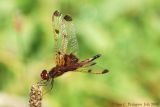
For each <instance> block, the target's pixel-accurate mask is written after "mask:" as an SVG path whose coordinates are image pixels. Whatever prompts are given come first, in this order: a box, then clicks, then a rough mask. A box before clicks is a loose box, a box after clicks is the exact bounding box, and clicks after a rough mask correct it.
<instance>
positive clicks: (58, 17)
mask: <svg viewBox="0 0 160 107" xmlns="http://www.w3.org/2000/svg"><path fill="white" fill-rule="evenodd" d="M52 22H53V32H54V41H55V60H56V64H57V65H64V63H65V61H64V55H65V54H71V53H72V54H77V51H78V43H77V39H76V35H75V29H74V25H73V23H72V18H71V17H70V16H68V15H65V16H62V14H61V13H60V12H58V11H55V12H54V13H53V16H52Z"/></svg>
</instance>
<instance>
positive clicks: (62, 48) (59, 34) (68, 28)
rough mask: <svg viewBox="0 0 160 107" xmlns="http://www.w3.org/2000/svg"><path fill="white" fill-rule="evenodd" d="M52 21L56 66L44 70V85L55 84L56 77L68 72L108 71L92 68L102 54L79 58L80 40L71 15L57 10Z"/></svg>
mask: <svg viewBox="0 0 160 107" xmlns="http://www.w3.org/2000/svg"><path fill="white" fill-rule="evenodd" d="M52 22H53V32H54V41H55V61H56V66H55V67H53V68H52V69H51V70H50V71H49V72H47V70H43V71H42V73H41V78H42V81H45V82H44V83H43V84H44V85H46V83H47V82H48V81H51V83H52V84H53V80H54V78H56V77H58V76H61V75H62V74H64V73H66V72H87V73H94V74H105V73H107V72H108V70H107V69H103V70H94V69H92V68H93V66H95V65H96V63H95V62H93V61H94V60H95V59H97V58H99V57H100V56H101V55H100V54H97V55H95V56H93V57H91V58H88V59H86V60H83V61H79V58H77V51H78V42H77V38H76V34H75V30H74V26H73V23H72V17H71V16H69V15H65V16H63V15H62V14H61V13H60V12H59V11H57V10H56V11H55V12H54V13H53V15H52ZM91 66H92V67H91ZM90 67H91V68H90ZM40 83H42V82H40Z"/></svg>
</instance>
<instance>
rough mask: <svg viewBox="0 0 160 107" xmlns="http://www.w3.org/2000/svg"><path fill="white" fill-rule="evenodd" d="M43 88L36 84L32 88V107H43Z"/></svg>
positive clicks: (30, 101)
mask: <svg viewBox="0 0 160 107" xmlns="http://www.w3.org/2000/svg"><path fill="white" fill-rule="evenodd" d="M41 101H42V87H41V86H39V85H38V84H34V85H32V87H31V92H30V99H29V105H30V107H42V102H41Z"/></svg>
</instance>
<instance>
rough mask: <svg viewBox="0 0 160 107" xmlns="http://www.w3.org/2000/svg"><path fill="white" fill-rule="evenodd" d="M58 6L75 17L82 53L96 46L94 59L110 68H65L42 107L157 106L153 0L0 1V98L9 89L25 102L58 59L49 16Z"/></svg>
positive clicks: (159, 4)
mask: <svg viewBox="0 0 160 107" xmlns="http://www.w3.org/2000/svg"><path fill="white" fill-rule="evenodd" d="M57 9H58V10H60V11H61V12H62V13H63V14H70V15H71V16H72V17H73V21H74V24H75V28H76V35H77V38H78V42H79V56H80V59H81V60H83V59H85V58H89V57H91V56H93V55H95V54H97V53H101V54H102V55H103V56H102V57H101V58H100V59H98V60H97V63H98V64H99V66H102V68H103V67H104V68H108V69H109V70H110V72H109V73H108V74H107V75H91V74H83V73H66V74H64V75H63V76H61V77H59V78H57V79H56V80H55V83H54V87H53V90H52V92H50V93H48V94H46V95H45V96H44V100H43V104H44V107H52V106H54V107H112V106H118V104H122V103H126V104H127V103H143V102H148V103H152V102H153V103H159V105H158V104H157V105H155V107H156V106H157V107H158V106H160V102H159V101H160V93H159V92H160V85H159V82H160V56H159V55H160V1H158V0H100V1H98V0H81V1H75V0H45V1H44V0H34V1H33V0H1V1H0V91H1V92H0V100H1V99H3V98H4V97H3V95H2V94H6V95H9V96H11V95H12V96H14V97H16V98H17V97H18V98H20V100H17V102H16V101H15V103H17V106H16V107H18V104H20V103H19V102H21V101H22V102H23V101H24V103H25V104H24V105H26V107H27V106H28V105H27V103H28V96H29V95H28V93H29V89H30V87H31V85H32V84H33V83H35V82H37V81H39V80H40V73H41V71H42V70H43V69H47V70H50V69H51V68H52V67H53V66H55V63H54V39H53V34H52V22H51V16H52V13H53V11H55V10H57ZM8 101H9V100H8ZM8 104H9V103H8ZM11 105H12V104H11ZM4 106H7V104H5V102H4V104H1V103H0V107H4ZM20 107H22V106H21V105H20Z"/></svg>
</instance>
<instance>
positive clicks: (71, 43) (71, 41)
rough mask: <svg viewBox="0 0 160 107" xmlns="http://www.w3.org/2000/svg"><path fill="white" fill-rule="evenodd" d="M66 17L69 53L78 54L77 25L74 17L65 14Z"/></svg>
mask: <svg viewBox="0 0 160 107" xmlns="http://www.w3.org/2000/svg"><path fill="white" fill-rule="evenodd" d="M64 19H65V21H64V22H65V28H66V31H67V40H68V44H67V51H66V52H67V54H71V53H72V54H74V55H77V52H78V41H77V37H76V33H75V27H74V24H73V22H72V18H71V17H70V16H68V15H66V16H64Z"/></svg>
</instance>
